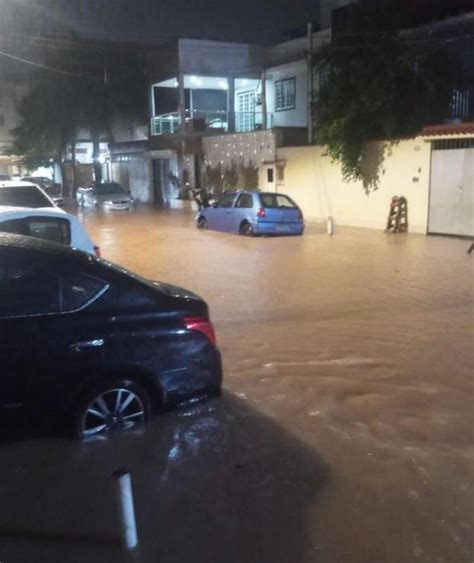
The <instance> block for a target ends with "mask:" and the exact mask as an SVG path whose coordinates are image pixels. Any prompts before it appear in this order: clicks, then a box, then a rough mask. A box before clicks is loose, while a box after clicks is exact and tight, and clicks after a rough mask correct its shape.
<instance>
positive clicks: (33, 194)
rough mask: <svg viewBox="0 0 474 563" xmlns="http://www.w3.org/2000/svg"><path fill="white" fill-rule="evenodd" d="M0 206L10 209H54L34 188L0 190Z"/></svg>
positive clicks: (14, 187)
mask: <svg viewBox="0 0 474 563" xmlns="http://www.w3.org/2000/svg"><path fill="white" fill-rule="evenodd" d="M0 205H11V206H12V207H34V208H37V207H54V204H53V203H52V202H51V201H49V199H48V198H47V197H46V196H45V195H44V194H43V192H42V191H41V190H40V189H39V188H37V187H36V186H12V187H8V188H0Z"/></svg>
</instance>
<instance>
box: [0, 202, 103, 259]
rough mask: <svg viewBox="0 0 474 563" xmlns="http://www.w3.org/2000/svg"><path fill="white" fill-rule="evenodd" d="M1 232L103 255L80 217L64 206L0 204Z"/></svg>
mask: <svg viewBox="0 0 474 563" xmlns="http://www.w3.org/2000/svg"><path fill="white" fill-rule="evenodd" d="M0 232H2V233H12V234H17V235H26V236H30V237H36V238H40V239H42V240H49V241H51V242H57V243H59V244H66V245H68V246H71V247H73V248H77V249H79V250H83V251H84V252H89V253H90V254H95V255H96V256H100V249H99V247H98V246H95V245H94V244H93V242H92V241H91V239H90V238H89V235H88V234H87V233H86V231H85V230H84V227H83V226H82V225H81V223H80V222H79V219H78V218H77V217H75V216H74V215H70V214H69V213H64V212H63V211H62V210H60V209H54V208H48V209H28V208H26V207H3V206H0Z"/></svg>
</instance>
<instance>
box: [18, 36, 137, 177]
mask: <svg viewBox="0 0 474 563" xmlns="http://www.w3.org/2000/svg"><path fill="white" fill-rule="evenodd" d="M44 66H45V67H47V68H41V69H38V70H36V71H35V72H33V73H32V74H31V79H30V88H29V93H28V94H27V95H26V96H25V97H24V98H23V99H22V100H21V102H20V104H19V106H18V108H17V110H18V116H19V125H18V126H17V127H16V128H15V129H13V131H12V135H13V138H14V145H13V149H12V151H13V152H14V153H16V154H21V155H24V156H25V162H26V163H27V165H29V166H30V167H33V166H36V165H38V164H46V163H48V162H50V161H51V160H54V161H56V162H60V161H61V159H62V158H63V156H64V154H65V152H66V150H67V149H68V148H70V147H71V146H73V145H75V143H76V141H77V138H78V135H79V134H81V135H89V137H90V139H91V140H92V141H93V144H94V155H95V156H96V157H98V156H99V142H100V140H101V139H102V138H105V139H107V140H110V141H113V139H114V134H113V130H114V127H113V126H114V124H115V123H117V122H120V121H122V122H126V123H128V125H129V126H130V124H133V123H134V122H135V123H137V124H139V123H143V122H144V121H145V120H146V87H145V78H144V73H143V70H142V68H141V67H140V65H139V59H138V56H137V53H135V52H133V51H131V52H130V51H124V50H123V49H117V48H116V47H114V46H90V47H86V46H84V45H82V44H77V43H72V46H71V48H70V49H68V50H66V51H63V50H59V51H58V50H56V49H52V50H51V51H50V52H49V53H47V54H46V55H45V57H44ZM96 172H97V173H99V170H97V171H96Z"/></svg>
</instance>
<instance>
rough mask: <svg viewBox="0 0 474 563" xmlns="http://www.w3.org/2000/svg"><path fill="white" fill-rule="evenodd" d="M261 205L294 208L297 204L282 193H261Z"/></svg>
mask: <svg viewBox="0 0 474 563" xmlns="http://www.w3.org/2000/svg"><path fill="white" fill-rule="evenodd" d="M260 199H261V200H262V204H263V207H266V208H267V209H268V208H280V209H282V208H290V209H296V208H297V205H296V204H295V203H294V202H293V201H291V199H290V198H289V197H288V196H286V195H283V194H261V195H260Z"/></svg>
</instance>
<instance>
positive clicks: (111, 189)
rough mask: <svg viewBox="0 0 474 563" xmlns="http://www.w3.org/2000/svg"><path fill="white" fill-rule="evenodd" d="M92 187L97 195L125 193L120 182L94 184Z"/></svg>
mask: <svg viewBox="0 0 474 563" xmlns="http://www.w3.org/2000/svg"><path fill="white" fill-rule="evenodd" d="M94 189H95V192H96V193H97V194H98V195H123V194H125V193H126V192H125V190H124V189H123V188H122V186H121V185H120V184H115V183H114V182H110V183H105V184H95V185H94Z"/></svg>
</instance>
